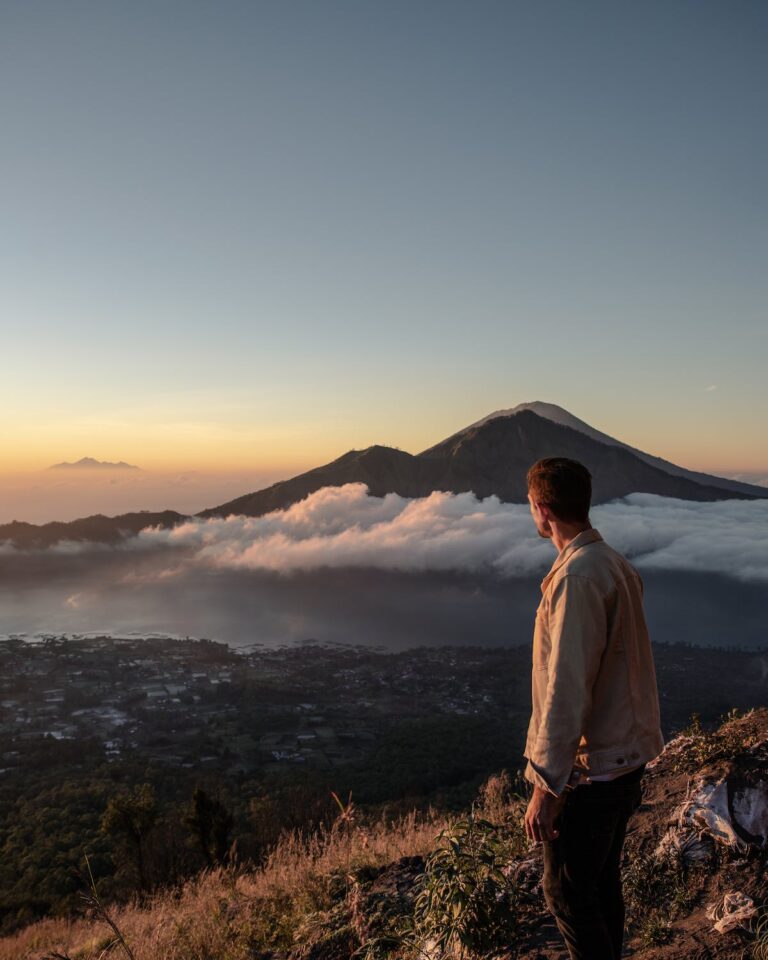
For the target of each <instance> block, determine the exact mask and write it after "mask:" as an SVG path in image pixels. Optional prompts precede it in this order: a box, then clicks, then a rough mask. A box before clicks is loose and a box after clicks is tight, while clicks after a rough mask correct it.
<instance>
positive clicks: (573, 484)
mask: <svg viewBox="0 0 768 960" xmlns="http://www.w3.org/2000/svg"><path fill="white" fill-rule="evenodd" d="M527 481H528V502H529V503H530V505H531V515H532V516H533V519H534V522H535V524H536V529H537V530H538V531H539V536H541V537H547V538H549V537H551V536H552V522H553V521H554V522H556V523H560V524H566V525H568V526H579V525H583V524H587V525H588V524H589V504H590V502H591V500H592V475H591V474H590V472H589V470H587V468H586V467H585V466H584V465H583V464H581V463H579V462H578V460H569V459H568V457H546V458H545V459H543V460H537V461H536V463H534V465H533V466H532V467H531V468H530V470H529V471H528V475H527Z"/></svg>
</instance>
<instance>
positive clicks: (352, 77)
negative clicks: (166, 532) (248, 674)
mask: <svg viewBox="0 0 768 960" xmlns="http://www.w3.org/2000/svg"><path fill="white" fill-rule="evenodd" d="M767 89H768V5H766V4H765V3H763V2H757V0H755V2H739V3H727V2H725V0H723V2H719V3H708V2H705V0H696V2H689V3H686V2H675V3H669V2H668V0H658V2H643V3H630V2H621V0H619V2H616V0H611V2H587V3H574V2H572V0H564V2H547V0H544V2H533V0H531V2H526V3H523V2H514V0H503V2H502V0H500V2H489V0H472V2H470V0H466V2H461V3H455V2H450V0H434V2H419V0H407V2H399V0H376V2H372V0H350V2H337V0H307V2H298V0H279V2H260V0H250V2H234V0H221V2H216V3H212V2H193V0H183V2H172V0H164V2H162V3H157V2H154V0H153V2H142V0H130V2H124V3H121V2H116V0H114V2H113V0H98V2H97V0H93V2H77V0H50V2H44V0H32V2H22V0H19V2H10V0H6V2H3V3H2V4H1V5H0V104H1V105H2V134H3V151H2V169H3V176H2V178H1V179H0V198H1V200H2V206H1V208H0V209H2V223H3V229H2V231H0V270H1V271H2V286H1V287H0V296H1V297H2V305H1V310H2V313H1V316H2V340H1V341H0V342H1V343H2V357H3V365H2V373H3V375H2V378H0V418H1V421H2V436H3V441H4V442H3V450H2V460H1V463H0V472H6V473H8V472H11V471H21V470H37V469H43V468H45V467H47V466H48V465H49V464H51V463H54V462H57V461H61V460H76V459H79V458H80V457H82V456H86V455H88V456H92V457H96V458H99V459H104V460H127V461H129V462H132V463H137V464H139V465H141V466H142V467H144V468H146V469H150V470H152V469H156V470H177V469H198V470H202V469H221V470H235V469H243V470H246V469H247V470H252V471H264V472H265V473H270V472H271V473H273V474H274V475H279V474H280V473H281V472H282V473H283V474H284V475H286V476H288V475H291V474H292V473H296V472H299V471H300V470H303V469H308V468H309V467H312V466H316V465H318V464H319V463H323V462H327V461H328V460H331V459H333V458H335V457H337V456H340V455H341V454H342V453H344V452H345V451H346V450H348V449H350V448H362V447H366V446H368V445H370V444H372V443H384V444H390V445H394V446H399V447H401V448H402V449H405V450H409V451H411V452H414V453H416V452H418V451H420V450H422V449H424V448H426V447H428V446H430V445H432V444H434V443H436V442H437V441H438V440H440V439H442V438H443V437H445V436H447V435H449V434H451V433H453V432H455V431H456V430H458V429H460V428H461V427H463V426H465V425H467V424H469V423H471V422H473V421H475V420H477V419H479V418H480V417H482V416H484V415H486V414H488V413H490V412H491V411H493V410H496V409H499V408H505V407H512V406H514V405H516V404H518V403H520V402H523V401H533V400H544V401H548V402H552V403H557V404H560V405H561V406H563V407H565V408H567V409H568V410H570V411H571V412H573V413H574V414H575V415H576V416H578V417H580V418H582V419H584V420H586V421H588V422H589V423H591V424H592V425H593V426H595V427H597V428H598V429H600V430H603V431H605V432H607V433H609V434H612V435H614V436H616V437H618V438H620V439H622V440H624V441H626V442H628V443H631V444H633V445H635V446H637V447H640V448H641V449H644V450H646V451H648V452H650V453H654V454H658V455H661V456H663V457H666V458H667V459H670V460H672V461H674V462H677V463H680V464H682V465H684V466H687V467H690V468H697V469H705V470H710V471H713V472H719V473H727V474H733V473H737V472H740V471H761V470H766V469H768V449H767V444H766V441H765V437H766V428H765V416H766V406H767V404H766V400H768V390H767V389H766V354H767V352H768V323H766V303H767V301H768V297H767V294H768V269H766V252H768V209H767V207H768V204H767V203H766V171H767V170H768V130H767V126H766V122H765V119H766V90H767ZM243 492H244V491H243ZM200 506H201V507H202V506H203V503H201V504H200Z"/></svg>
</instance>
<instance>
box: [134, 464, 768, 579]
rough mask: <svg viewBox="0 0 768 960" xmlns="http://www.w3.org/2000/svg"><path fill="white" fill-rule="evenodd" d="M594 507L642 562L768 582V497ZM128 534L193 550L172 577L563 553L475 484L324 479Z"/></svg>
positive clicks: (531, 560) (515, 570) (500, 570)
mask: <svg viewBox="0 0 768 960" xmlns="http://www.w3.org/2000/svg"><path fill="white" fill-rule="evenodd" d="M591 517H592V523H593V525H594V526H595V527H596V528H597V529H598V530H599V531H600V533H601V534H602V535H603V537H604V538H605V539H606V540H607V541H608V543H610V544H612V545H613V546H614V547H616V549H618V550H620V551H621V552H622V553H624V554H625V555H626V556H627V557H629V558H630V559H631V560H632V562H633V563H634V564H635V565H636V566H637V567H638V568H640V569H667V570H676V571H696V572H708V573H719V574H724V575H728V576H733V577H737V578H739V579H743V580H745V581H759V582H762V581H768V500H766V501H742V500H726V501H721V502H718V503H693V502H690V501H685V500H675V499H670V498H665V497H657V496H654V495H651V494H632V495H631V496H629V497H626V498H624V499H623V500H619V501H615V502H613V503H610V504H605V505H603V506H600V507H596V508H594V510H593V511H592V515H591ZM129 545H130V549H133V550H141V551H143V550H149V551H153V550H155V549H163V548H176V550H178V552H179V554H180V556H181V557H183V561H180V565H178V566H176V567H175V568H174V567H169V568H168V569H167V570H165V571H164V576H171V575H173V573H174V572H178V573H180V572H182V571H183V568H184V567H185V566H186V565H187V564H190V563H192V564H195V565H204V566H207V567H211V568H216V569H232V570H271V571H279V572H283V573H290V572H293V571H306V570H313V569H318V568H324V567H325V568H328V567H350V566H352V567H372V568H380V569H391V570H400V571H405V572H425V571H457V572H467V573H483V572H486V573H489V574H492V575H494V576H498V577H504V578H507V577H515V576H521V575H526V574H532V573H541V572H543V571H546V569H547V568H548V567H549V565H550V564H551V563H552V560H553V557H554V551H553V547H552V545H551V544H550V543H549V542H548V541H546V540H543V539H541V538H540V537H539V536H538V535H537V533H536V531H535V528H534V526H533V522H532V520H531V517H530V514H529V511H528V507H527V506H523V505H517V504H504V503H501V502H500V501H499V500H498V498H497V497H495V496H491V497H487V498H486V499H484V500H478V499H477V497H475V495H474V494H472V493H462V494H451V493H442V492H436V493H433V494H432V495H431V496H429V497H425V498H422V499H408V498H406V497H400V496H398V495H397V494H387V496H385V497H382V498H379V497H371V496H368V493H367V487H366V486H365V484H362V483H350V484H346V485H345V486H342V487H325V488H323V489H321V490H318V491H316V492H315V493H313V494H311V495H310V496H309V497H307V498H306V499H304V500H302V501H301V502H300V503H296V504H293V505H292V506H291V507H289V508H288V509H286V510H283V511H276V512H274V513H271V514H267V515H266V516H263V517H257V518H249V517H228V518H226V519H212V520H207V521H192V522H188V523H185V524H182V525H181V526H178V527H175V528H173V529H172V530H160V529H152V530H146V531H143V532H142V533H141V534H140V536H139V537H137V538H135V539H134V540H132V541H129ZM172 552H175V551H172ZM155 576H157V574H155Z"/></svg>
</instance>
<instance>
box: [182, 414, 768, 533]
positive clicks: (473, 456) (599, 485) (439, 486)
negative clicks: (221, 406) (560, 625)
mask: <svg viewBox="0 0 768 960" xmlns="http://www.w3.org/2000/svg"><path fill="white" fill-rule="evenodd" d="M556 409H557V410H560V409H561V408H559V407H558V408H556ZM515 410H517V408H515ZM563 413H566V411H563ZM573 419H574V420H575V419H576V418H575V417H574V418H573ZM578 422H579V423H581V422H582V421H578ZM584 426H585V427H587V426H588V425H587V424H584ZM589 429H590V430H591V429H592V428H589ZM595 432H597V431H595ZM606 440H610V441H611V442H610V443H608V442H606V441H603V440H598V439H595V438H594V437H592V436H590V435H589V433H587V432H586V431H584V430H581V429H575V428H573V427H571V426H565V425H563V424H560V423H556V422H555V421H554V420H552V419H550V418H548V417H543V416H540V415H539V414H538V413H534V412H533V410H531V409H527V405H523V407H522V408H520V409H519V410H517V412H515V411H514V410H513V411H511V412H507V411H499V412H498V413H496V414H491V415H490V417H486V418H484V419H483V420H481V421H478V423H476V424H471V425H470V426H469V427H465V428H464V429H463V430H460V431H459V432H458V433H455V434H452V435H451V436H450V437H448V438H447V439H446V440H443V441H441V442H440V443H438V444H436V445H435V446H433V447H429V449H427V450H424V451H422V452H421V453H419V454H415V455H414V454H410V453H406V452H405V451H403V450H395V449H393V448H392V447H382V446H372V447H368V448H367V449H365V450H350V451H349V452H348V453H345V454H344V455H343V456H341V457H339V458H338V460H333V461H332V462H331V463H327V464H325V465H324V466H322V467H316V468H315V469H314V470H310V471H308V472H307V473H302V474H300V475H299V476H297V477H293V478H291V479H290V480H282V481H280V482H278V483H274V484H272V486H270V487H267V488H265V489H264V490H259V491H256V492H255V493H248V494H246V495H245V496H242V497H238V498H237V499H235V500H230V501H229V502H228V503H224V504H221V505H220V506H218V507H211V508H209V509H207V510H202V511H201V512H200V513H199V514H197V516H199V517H224V516H228V515H229V514H233V513H234V514H244V515H246V516H252V517H257V516H261V515H262V514H264V513H269V512H270V511H271V510H278V509H282V508H284V507H287V506H289V505H290V504H291V503H295V502H296V501H297V500H301V499H303V498H304V497H306V496H307V495H308V494H310V493H312V492H313V491H315V490H319V489H320V487H326V486H341V485H342V484H344V483H352V482H362V483H366V484H368V489H369V492H370V493H371V494H372V495H374V496H384V494H386V493H398V494H400V495H401V496H403V497H425V496H428V495H429V494H430V493H431V492H432V491H433V490H446V491H449V492H451V493H464V492H467V491H472V492H473V493H475V494H476V495H477V496H478V497H487V496H490V495H491V494H495V495H496V496H497V497H498V498H499V499H500V500H502V501H504V502H506V503H525V502H526V494H527V489H526V482H525V475H526V472H527V470H528V468H529V467H530V465H531V464H532V463H534V462H535V461H536V460H539V459H541V458H542V457H552V456H563V457H572V458H573V459H575V460H580V461H581V462H582V463H583V464H584V465H585V466H586V467H587V468H588V470H589V471H590V473H591V474H592V477H593V481H592V484H593V502H594V503H605V502H606V501H608V500H615V499H616V498H617V497H624V496H626V495H627V494H629V493H655V494H658V495H659V496H663V497H677V498H679V499H682V500H700V501H712V500H730V499H758V498H762V497H768V489H765V488H763V487H757V486H751V485H750V484H742V483H731V481H727V480H722V479H721V478H719V477H710V476H708V475H706V474H696V476H697V477H700V478H701V479H700V480H693V479H691V478H690V476H689V475H688V471H684V470H683V468H681V467H674V465H673V464H670V465H669V466H670V467H673V468H674V470H675V471H677V472H675V473H673V472H671V471H669V470H665V469H662V468H661V467H660V466H658V465H656V464H655V463H650V462H648V461H647V460H646V459H645V457H647V456H648V455H647V454H645V455H643V456H642V457H641V456H640V455H639V453H638V452H635V451H633V450H632V448H629V447H626V446H625V445H623V444H620V442H619V441H615V440H612V438H610V437H607V438H606ZM651 459H655V458H651ZM665 462H666V461H663V460H658V463H662V464H663V463H665ZM723 484H725V485H726V486H723ZM734 486H735V487H737V488H738V489H733V487H734Z"/></svg>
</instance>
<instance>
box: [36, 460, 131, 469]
mask: <svg viewBox="0 0 768 960" xmlns="http://www.w3.org/2000/svg"><path fill="white" fill-rule="evenodd" d="M48 469H49V470H140V469H141V467H136V466H134V465H133V464H132V463H125V462H124V461H123V460H119V461H118V462H117V463H110V461H109V460H94V459H93V457H81V458H80V460H76V461H75V462H74V463H67V462H66V461H65V462H64V463H54V464H53V466H50V467H48Z"/></svg>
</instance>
